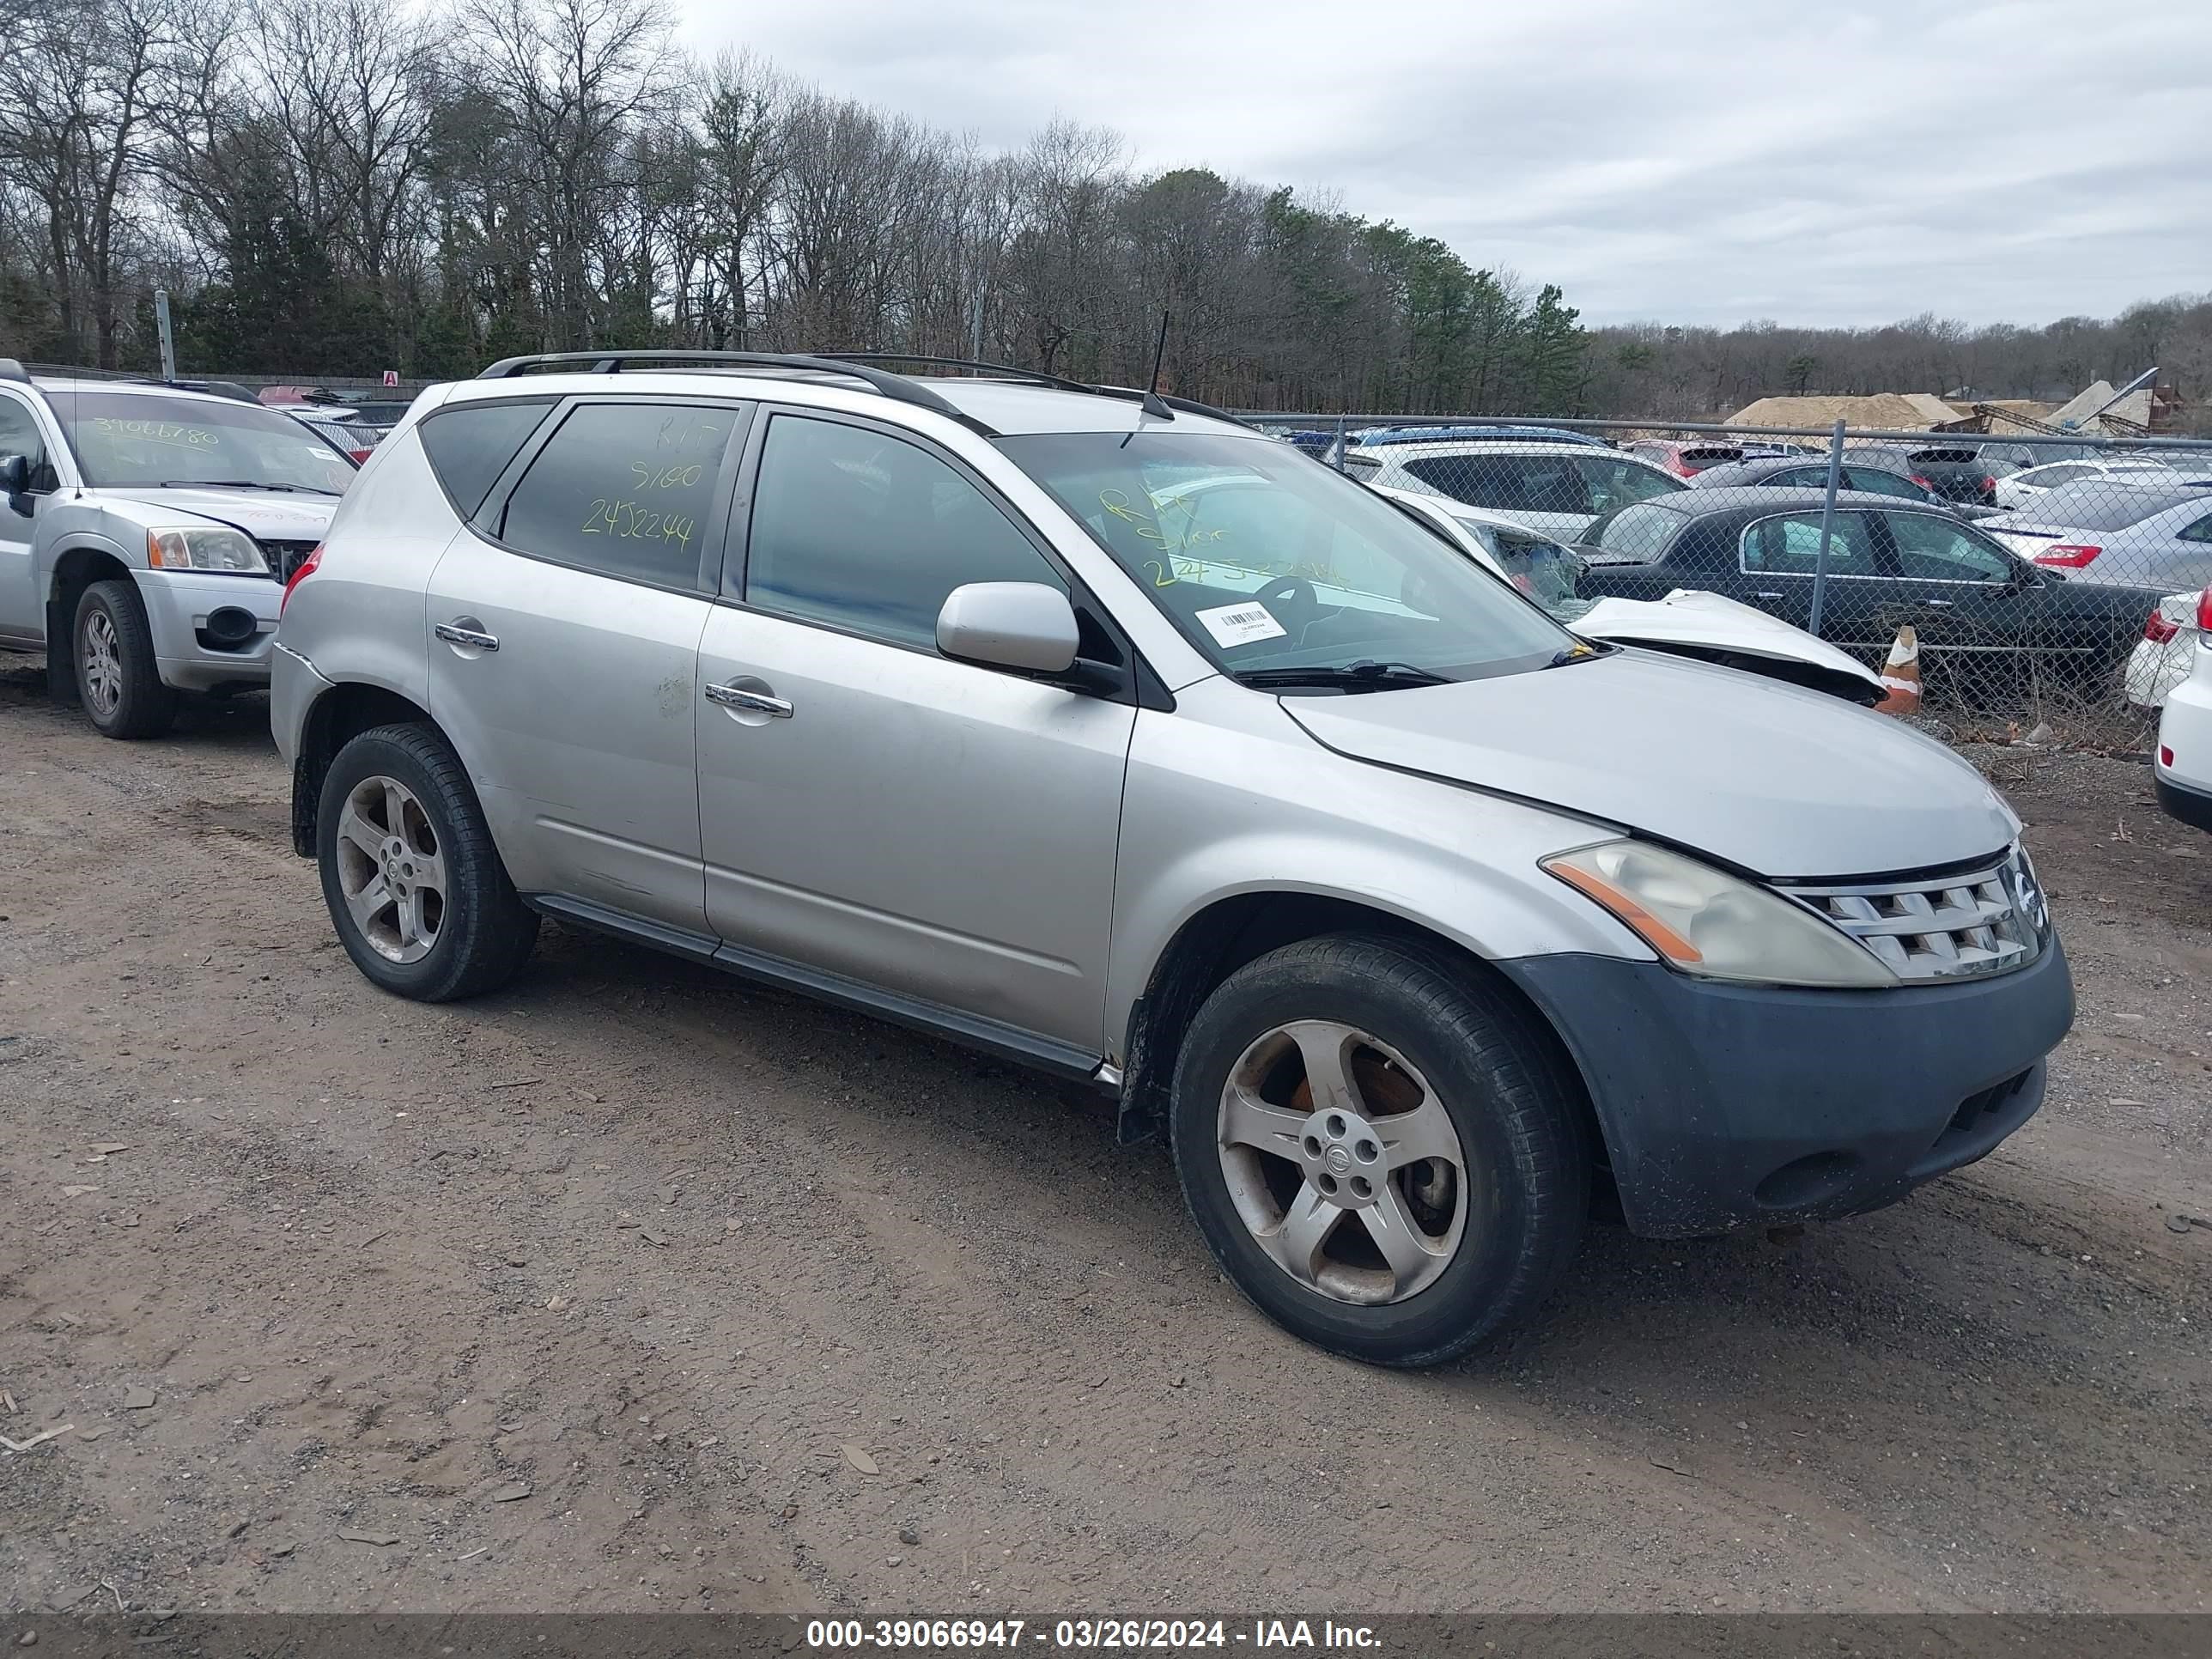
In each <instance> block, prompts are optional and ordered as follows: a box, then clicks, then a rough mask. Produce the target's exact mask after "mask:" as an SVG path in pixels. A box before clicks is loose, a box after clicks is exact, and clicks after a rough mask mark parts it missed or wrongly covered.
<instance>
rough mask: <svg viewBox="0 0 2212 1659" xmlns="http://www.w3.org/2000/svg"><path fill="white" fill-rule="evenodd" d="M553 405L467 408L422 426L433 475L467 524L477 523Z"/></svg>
mask: <svg viewBox="0 0 2212 1659" xmlns="http://www.w3.org/2000/svg"><path fill="white" fill-rule="evenodd" d="M552 406H553V405H552V404H544V403H538V404H460V405H459V406H458V407H456V408H453V409H444V410H439V411H438V412H437V413H436V414H434V415H432V416H428V418H427V419H425V420H424V421H423V422H422V453H424V454H426V455H428V457H429V458H430V471H432V472H434V473H435V474H436V475H437V478H438V483H439V484H440V486H441V488H443V489H444V490H445V492H446V496H447V500H449V501H452V502H453V511H454V512H456V513H459V514H460V515H461V517H463V518H464V519H473V518H474V517H476V515H477V508H479V507H482V506H483V504H484V497H485V496H487V495H489V494H491V487H492V485H494V484H495V483H498V482H499V475H500V474H501V473H502V472H504V471H507V463H508V462H509V461H511V460H513V459H514V457H515V454H516V453H517V452H518V451H520V449H521V447H522V446H523V445H524V444H526V443H527V442H528V441H529V440H530V435H531V434H532V433H533V432H535V431H537V430H538V426H539V424H540V423H541V422H544V419H545V412H546V411H547V410H550V408H552Z"/></svg>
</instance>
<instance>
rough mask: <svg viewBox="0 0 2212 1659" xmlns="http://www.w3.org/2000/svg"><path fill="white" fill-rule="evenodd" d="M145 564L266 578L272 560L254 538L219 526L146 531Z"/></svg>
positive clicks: (167, 568) (162, 568)
mask: <svg viewBox="0 0 2212 1659" xmlns="http://www.w3.org/2000/svg"><path fill="white" fill-rule="evenodd" d="M146 562H147V563H149V564H150V565H152V566H153V567H154V568H155V569H156V570H228V571H231V572H234V573H235V574H240V575H246V576H265V575H267V574H269V561H268V560H266V559H264V558H263V557H262V556H261V549H260V546H259V544H257V543H256V542H255V541H254V539H253V538H252V537H251V536H247V535H243V534H241V533H240V532H238V531H235V530H225V529H222V528H221V527H220V526H214V525H209V526H200V525H191V526H184V527H181V528H179V529H176V530H149V531H148V532H146Z"/></svg>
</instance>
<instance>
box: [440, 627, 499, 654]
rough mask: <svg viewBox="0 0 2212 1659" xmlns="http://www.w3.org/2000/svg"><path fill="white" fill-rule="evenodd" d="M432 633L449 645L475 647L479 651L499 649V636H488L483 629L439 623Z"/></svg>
mask: <svg viewBox="0 0 2212 1659" xmlns="http://www.w3.org/2000/svg"><path fill="white" fill-rule="evenodd" d="M430 631H431V632H432V633H433V634H435V635H437V636H438V637H439V638H440V639H441V640H443V641H446V643H447V644H448V645H468V646H474V647H476V648H477V650H479V651H496V650H498V649H499V635H496V634H487V633H485V632H484V631H483V629H481V628H465V627H463V626H462V625H461V624H460V623H457V622H449V623H435V624H434V625H433V626H432V628H431V629H430Z"/></svg>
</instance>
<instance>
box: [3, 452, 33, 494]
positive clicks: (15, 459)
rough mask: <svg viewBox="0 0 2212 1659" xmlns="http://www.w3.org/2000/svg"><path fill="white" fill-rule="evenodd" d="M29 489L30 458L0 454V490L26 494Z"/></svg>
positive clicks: (8, 492)
mask: <svg viewBox="0 0 2212 1659" xmlns="http://www.w3.org/2000/svg"><path fill="white" fill-rule="evenodd" d="M30 490H31V458H30V457H29V456H27V455H0V491H4V492H5V493H6V494H8V495H28V494H29V493H30Z"/></svg>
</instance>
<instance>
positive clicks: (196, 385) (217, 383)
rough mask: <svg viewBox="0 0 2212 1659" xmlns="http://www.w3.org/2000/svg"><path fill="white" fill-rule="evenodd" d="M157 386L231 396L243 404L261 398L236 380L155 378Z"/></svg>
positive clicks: (259, 400) (217, 396) (256, 402)
mask: <svg viewBox="0 0 2212 1659" xmlns="http://www.w3.org/2000/svg"><path fill="white" fill-rule="evenodd" d="M151 384H153V385H155V386H174V387H176V388H177V390H178V391H179V392H206V393H207V394H208V395H209V396H210V397H215V398H232V399H234V401H236V402H238V403H241V404H257V405H258V404H259V403H260V402H261V399H260V398H257V397H255V396H254V395H253V393H252V392H249V391H247V390H246V388H245V387H244V386H240V385H239V383H238V382H237V381H235V380H155V381H153V382H151Z"/></svg>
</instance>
